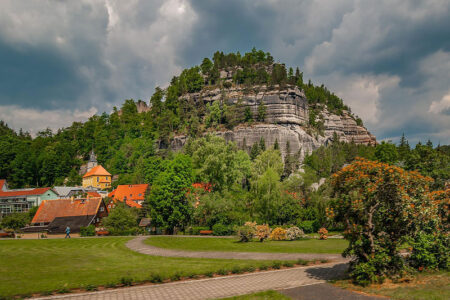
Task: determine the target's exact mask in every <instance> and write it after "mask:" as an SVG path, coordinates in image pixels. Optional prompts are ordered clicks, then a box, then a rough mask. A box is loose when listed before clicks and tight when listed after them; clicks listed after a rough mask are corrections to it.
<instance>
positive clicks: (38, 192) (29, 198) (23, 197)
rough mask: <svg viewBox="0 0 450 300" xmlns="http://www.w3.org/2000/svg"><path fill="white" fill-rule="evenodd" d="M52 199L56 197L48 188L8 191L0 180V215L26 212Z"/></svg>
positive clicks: (4, 181)
mask: <svg viewBox="0 0 450 300" xmlns="http://www.w3.org/2000/svg"><path fill="white" fill-rule="evenodd" d="M53 199H58V195H57V194H56V193H55V191H53V190H52V189H51V188H49V187H45V188H30V189H9V188H8V184H7V182H6V180H5V179H0V215H7V214H11V213H15V212H26V211H28V210H29V209H30V208H32V207H33V206H39V205H40V204H41V203H42V201H44V200H53Z"/></svg>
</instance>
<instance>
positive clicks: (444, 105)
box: [428, 92, 450, 114]
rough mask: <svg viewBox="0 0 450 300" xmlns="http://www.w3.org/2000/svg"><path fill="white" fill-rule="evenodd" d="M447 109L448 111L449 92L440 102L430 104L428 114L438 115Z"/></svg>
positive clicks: (449, 107)
mask: <svg viewBox="0 0 450 300" xmlns="http://www.w3.org/2000/svg"><path fill="white" fill-rule="evenodd" d="M449 109H450V92H449V93H448V94H447V95H445V96H444V97H442V99H441V100H440V101H433V102H431V105H430V108H429V109H428V112H431V113H434V114H439V113H441V112H443V111H446V110H449Z"/></svg>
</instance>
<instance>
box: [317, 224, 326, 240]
mask: <svg viewBox="0 0 450 300" xmlns="http://www.w3.org/2000/svg"><path fill="white" fill-rule="evenodd" d="M318 233H319V239H321V240H326V239H327V238H328V236H327V235H328V230H327V229H326V228H325V227H322V228H320V229H319V231H318Z"/></svg>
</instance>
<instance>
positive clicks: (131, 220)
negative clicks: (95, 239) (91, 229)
mask: <svg viewBox="0 0 450 300" xmlns="http://www.w3.org/2000/svg"><path fill="white" fill-rule="evenodd" d="M102 224H103V225H104V226H105V227H106V228H107V229H108V231H109V232H110V233H111V234H113V235H128V234H131V233H133V231H136V229H137V225H138V223H137V211H136V210H135V209H133V208H130V207H127V206H126V205H125V204H124V203H117V204H116V207H114V208H113V209H112V210H111V211H110V212H109V214H108V216H107V217H105V218H103V219H102Z"/></svg>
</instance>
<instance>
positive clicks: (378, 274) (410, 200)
mask: <svg viewBox="0 0 450 300" xmlns="http://www.w3.org/2000/svg"><path fill="white" fill-rule="evenodd" d="M432 182H433V180H432V179H431V178H429V177H424V176H422V175H420V174H419V173H418V172H415V171H412V172H408V171H404V170H403V169H401V168H399V167H396V166H390V165H388V164H384V163H379V162H372V161H368V160H365V159H362V158H359V159H357V160H355V161H354V162H353V163H352V164H350V165H348V166H346V167H344V168H343V169H342V170H341V171H339V172H338V173H336V174H334V175H333V193H334V196H335V197H336V201H335V203H334V205H333V206H334V211H333V213H334V214H335V216H334V217H335V219H336V220H337V221H342V222H343V223H344V224H345V226H346V231H345V232H344V236H345V238H346V239H348V240H349V241H350V245H349V247H348V248H347V249H346V250H345V251H344V255H345V256H351V257H354V260H353V261H352V263H351V268H350V271H351V272H350V276H351V277H352V278H353V279H354V280H355V281H356V282H359V283H361V284H367V283H369V282H374V281H378V280H382V279H383V278H384V277H389V276H394V275H396V274H399V273H400V272H402V271H403V270H404V268H405V266H404V263H403V260H402V258H401V257H400V255H399V252H398V251H399V250H398V249H399V248H400V245H401V244H402V242H403V241H404V239H405V237H408V236H410V237H413V236H414V235H415V234H416V233H417V232H418V230H420V229H421V228H425V227H431V228H432V227H435V228H439V217H438V215H437V205H435V204H434V203H433V202H432V201H431V198H430V197H429V196H428V193H429V185H430V183H432Z"/></svg>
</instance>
